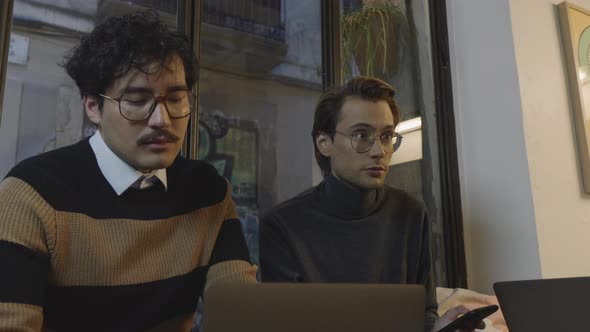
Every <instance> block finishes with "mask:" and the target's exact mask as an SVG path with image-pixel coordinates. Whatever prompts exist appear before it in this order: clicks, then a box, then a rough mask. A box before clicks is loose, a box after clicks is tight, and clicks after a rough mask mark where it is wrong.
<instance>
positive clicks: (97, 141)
mask: <svg viewBox="0 0 590 332" xmlns="http://www.w3.org/2000/svg"><path fill="white" fill-rule="evenodd" d="M90 146H91V147H92V150H93V151H94V155H95V156H96V161H97V162H98V167H99V168H100V171H101V172H102V175H104V177H105V178H106V179H107V181H108V182H109V184H110V185H111V187H113V189H114V190H115V192H116V193H117V195H119V196H121V194H122V193H123V192H125V190H127V189H128V188H129V187H130V186H131V185H132V184H134V183H135V182H136V181H137V180H138V179H139V178H140V177H142V176H144V175H147V176H146V178H148V177H150V176H151V175H153V176H156V177H157V178H158V179H159V180H160V182H161V183H162V184H163V185H164V188H165V189H166V190H167V189H168V182H167V178H166V169H165V168H160V169H156V170H153V171H151V172H150V173H148V174H144V173H142V172H140V171H138V170H136V169H135V168H133V167H131V166H129V164H127V163H126V162H124V161H123V160H121V158H119V157H118V156H117V155H116V154H115V153H114V152H113V151H112V150H111V149H110V148H109V147H108V145H107V144H106V143H105V141H104V140H103V139H102V136H101V134H100V131H98V130H97V131H96V133H95V134H94V135H93V136H92V137H91V138H90ZM150 174H151V175H150Z"/></svg>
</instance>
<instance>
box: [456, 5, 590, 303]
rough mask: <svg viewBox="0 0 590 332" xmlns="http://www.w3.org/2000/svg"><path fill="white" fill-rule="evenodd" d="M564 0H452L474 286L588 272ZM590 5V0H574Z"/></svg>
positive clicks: (589, 227) (587, 211) (488, 288)
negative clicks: (562, 26)
mask: <svg viewBox="0 0 590 332" xmlns="http://www.w3.org/2000/svg"><path fill="white" fill-rule="evenodd" d="M559 2H560V1H557V0H553V1H552V0H510V1H509V0H494V1H489V0H449V1H448V2H447V9H448V15H449V17H448V19H449V39H450V40H449V42H450V52H451V68H452V77H453V93H454V103H455V115H456V123H457V135H458V144H459V146H458V149H459V159H460V160H459V164H460V177H461V194H462V200H463V216H464V222H465V225H464V226H465V245H466V251H467V273H468V282H469V286H470V288H472V289H475V290H477V291H482V292H492V284H493V282H495V281H498V280H510V279H527V278H541V277H542V278H551V277H566V276H583V275H590V261H589V260H588V259H587V253H588V252H590V241H589V240H588V238H589V235H590V197H589V196H588V195H584V194H582V188H581V175H580V171H579V163H578V159H577V158H578V157H577V152H576V145H575V140H574V139H575V136H574V126H573V117H572V111H571V107H572V105H571V103H570V102H569V98H570V97H569V90H568V89H569V87H568V86H567V80H566V71H565V61H564V56H563V52H562V44H561V35H560V30H559V25H558V16H557V10H556V8H555V6H554V5H555V4H557V3H559ZM571 2H572V3H574V4H577V5H579V6H582V7H584V8H587V9H590V0H578V1H575V0H572V1H571Z"/></svg>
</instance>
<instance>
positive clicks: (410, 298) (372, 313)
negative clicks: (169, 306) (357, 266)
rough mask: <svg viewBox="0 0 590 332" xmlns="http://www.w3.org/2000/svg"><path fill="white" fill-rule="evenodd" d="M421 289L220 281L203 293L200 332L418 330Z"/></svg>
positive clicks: (421, 316) (421, 312)
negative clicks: (231, 282)
mask: <svg viewBox="0 0 590 332" xmlns="http://www.w3.org/2000/svg"><path fill="white" fill-rule="evenodd" d="M425 296H426V294H425V289H424V286H420V285H391V284H387V285H384V284H313V283H308V284H301V283H300V284H295V283H262V284H224V285H218V286H217V287H211V288H210V289H209V290H208V291H207V292H206V294H205V307H204V313H203V314H204V317H203V325H202V331H203V332H228V331H243V332H315V331H318V332H320V331H321V332H386V331H387V332H409V331H411V332H415V331H417V332H420V331H423V330H424V305H425V304H424V301H425Z"/></svg>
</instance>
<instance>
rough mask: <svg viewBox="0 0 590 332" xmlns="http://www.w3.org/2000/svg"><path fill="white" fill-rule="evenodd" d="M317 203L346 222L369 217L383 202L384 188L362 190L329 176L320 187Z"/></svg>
mask: <svg viewBox="0 0 590 332" xmlns="http://www.w3.org/2000/svg"><path fill="white" fill-rule="evenodd" d="M318 189H319V190H318V191H317V193H318V195H317V200H316V203H317V205H318V207H319V208H320V209H322V210H325V211H326V213H328V214H329V215H332V216H335V217H337V218H340V219H344V220H351V219H360V218H364V217H367V216H369V215H370V214H372V213H373V212H374V211H375V210H377V209H378V208H379V207H380V205H381V203H382V202H383V196H384V195H383V192H384V190H383V188H380V189H370V190H367V189H360V188H357V187H354V186H353V185H351V184H348V183H346V182H344V181H341V180H339V179H338V178H336V177H335V176H333V175H328V176H326V178H325V179H324V181H323V182H322V183H321V184H320V185H319V186H318Z"/></svg>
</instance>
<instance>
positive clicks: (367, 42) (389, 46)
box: [341, 0, 408, 80]
mask: <svg viewBox="0 0 590 332" xmlns="http://www.w3.org/2000/svg"><path fill="white" fill-rule="evenodd" d="M341 26H342V73H343V75H344V78H345V79H347V80H348V79H350V78H351V77H353V76H359V75H363V76H372V77H378V78H381V79H384V80H389V79H390V78H391V77H392V76H393V75H395V73H396V72H397V70H398V67H399V62H400V61H399V59H400V55H401V54H400V52H402V51H403V48H404V46H405V45H406V42H405V41H406V37H407V34H408V21H407V19H406V16H405V13H404V12H403V10H402V9H401V8H400V7H398V6H396V5H395V4H394V3H393V2H392V1H391V0H375V1H371V2H367V3H365V4H363V6H362V7H361V8H358V9H353V10H350V11H348V12H346V13H344V15H342V25H341Z"/></svg>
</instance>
